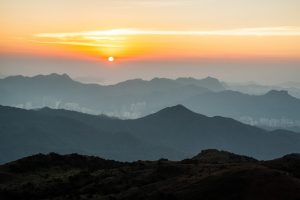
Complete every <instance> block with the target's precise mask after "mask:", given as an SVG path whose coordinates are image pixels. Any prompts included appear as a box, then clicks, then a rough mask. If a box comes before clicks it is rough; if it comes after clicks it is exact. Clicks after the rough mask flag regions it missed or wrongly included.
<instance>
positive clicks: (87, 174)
mask: <svg viewBox="0 0 300 200" xmlns="http://www.w3.org/2000/svg"><path fill="white" fill-rule="evenodd" d="M299 167H300V155H299V154H289V155H285V156H284V157H281V158H278V159H275V160H269V161H258V160H255V159H253V158H250V157H247V156H241V155H236V154H233V153H230V152H226V151H219V150H216V149H209V150H204V151H202V152H201V153H199V154H198V155H197V156H194V157H193V158H190V159H185V160H182V161H169V160H167V159H160V160H157V161H137V162H131V163H128V162H118V161H113V160H105V159H102V158H98V157H92V156H82V155H78V154H70V155H59V154H55V153H50V154H47V155H45V154H37V155H33V156H30V157H26V158H23V159H20V160H17V161H14V162H10V163H7V164H5V165H1V166H0V198H1V199H3V200H8V199H49V200H52V199H115V200H127V199H128V200H129V199H130V200H135V199H147V200H156V199H167V200H168V199H170V200H171V199H172V200H174V199H176V200H183V199H184V200H192V199H225V200H229V199H230V200H232V199H257V200H263V199H273V200H286V199H292V200H294V199H299V198H300V176H299V171H300V170H299Z"/></svg>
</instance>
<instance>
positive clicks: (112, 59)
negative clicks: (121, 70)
mask: <svg viewBox="0 0 300 200" xmlns="http://www.w3.org/2000/svg"><path fill="white" fill-rule="evenodd" d="M107 60H108V61H109V62H113V61H114V60H115V58H114V57H112V56H109V57H108V58H107Z"/></svg>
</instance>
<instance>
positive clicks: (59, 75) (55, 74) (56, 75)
mask: <svg viewBox="0 0 300 200" xmlns="http://www.w3.org/2000/svg"><path fill="white" fill-rule="evenodd" d="M45 76H48V77H52V78H63V79H71V78H70V76H69V75H68V74H57V73H52V74H49V75H45Z"/></svg>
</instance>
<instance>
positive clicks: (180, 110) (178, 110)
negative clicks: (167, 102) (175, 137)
mask: <svg viewBox="0 0 300 200" xmlns="http://www.w3.org/2000/svg"><path fill="white" fill-rule="evenodd" d="M157 113H159V114H161V113H163V114H165V113H166V114H170V115H186V114H197V113H195V112H193V111H191V110H189V109H187V108H186V107H185V106H183V105H181V104H178V105H176V106H171V107H166V108H164V109H162V110H160V111H158V112H157ZM197 115H198V114H197ZM199 115H200V114H199Z"/></svg>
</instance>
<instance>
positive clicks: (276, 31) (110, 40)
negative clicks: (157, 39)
mask: <svg viewBox="0 0 300 200" xmlns="http://www.w3.org/2000/svg"><path fill="white" fill-rule="evenodd" d="M139 35H144V36H157V35H158V36H226V37H230V36H246V37H247V36H264V37H269V36H300V27H292V26H282V27H257V28H240V29H226V30H210V31H189V30H184V31H179V30H143V29H111V30H98V31H82V32H65V33H39V34H34V35H33V36H34V38H35V39H34V40H30V41H31V42H35V43H44V44H63V45H76V46H91V47H103V48H119V47H123V46H124V42H126V40H127V39H128V37H129V36H130V37H134V36H139Z"/></svg>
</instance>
